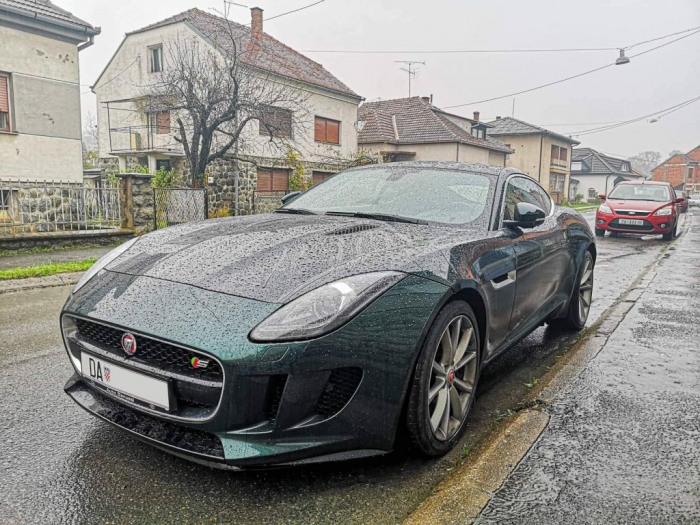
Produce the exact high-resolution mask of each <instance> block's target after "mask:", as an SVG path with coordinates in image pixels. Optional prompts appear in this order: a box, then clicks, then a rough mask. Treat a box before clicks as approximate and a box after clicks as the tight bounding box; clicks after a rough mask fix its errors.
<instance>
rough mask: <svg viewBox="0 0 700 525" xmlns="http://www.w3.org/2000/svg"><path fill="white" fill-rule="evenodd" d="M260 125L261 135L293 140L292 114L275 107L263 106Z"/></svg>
mask: <svg viewBox="0 0 700 525" xmlns="http://www.w3.org/2000/svg"><path fill="white" fill-rule="evenodd" d="M261 113H262V115H261V118H260V121H259V123H258V129H259V133H260V134H261V135H267V136H270V135H272V136H273V137H278V138H292V112H291V111H290V110H288V109H284V108H277V107H275V106H263V107H262V108H261Z"/></svg>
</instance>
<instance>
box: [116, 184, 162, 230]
mask: <svg viewBox="0 0 700 525" xmlns="http://www.w3.org/2000/svg"><path fill="white" fill-rule="evenodd" d="M118 177H119V186H120V198H121V206H122V216H123V221H122V228H126V229H129V230H133V231H134V233H136V234H137V235H140V234H142V233H146V232H149V231H151V230H152V229H153V217H154V214H155V210H154V207H153V188H151V180H152V179H153V175H147V174H143V173H120V174H119V175H118Z"/></svg>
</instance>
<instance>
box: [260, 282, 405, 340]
mask: <svg viewBox="0 0 700 525" xmlns="http://www.w3.org/2000/svg"><path fill="white" fill-rule="evenodd" d="M403 278H404V274H403V273H399V272H375V273H366V274H362V275H354V276H352V277H346V278H345V279H341V280H339V281H335V282H332V283H328V284H325V285H323V286H321V287H319V288H316V289H315V290H312V291H311V292H309V293H307V294H304V295H302V296H301V297H299V298H297V299H295V300H293V301H292V302H291V303H289V304H286V305H284V306H283V307H282V308H280V309H279V310H277V311H276V312H274V313H273V314H272V315H271V316H270V317H268V318H267V319H265V320H264V321H263V322H262V323H260V324H259V325H258V326H256V327H255V328H254V329H253V331H252V332H251V333H250V339H251V340H252V341H255V342H273V341H299V340H301V339H311V338H314V337H319V336H321V335H325V334H327V333H329V332H331V331H333V330H335V329H336V328H338V327H340V326H342V325H343V324H345V323H346V322H348V321H349V320H350V319H352V318H353V317H354V316H355V315H357V314H358V313H359V312H360V311H361V310H362V309H363V308H364V307H365V306H367V305H368V304H369V303H371V302H372V301H373V300H374V299H376V298H377V297H378V296H379V295H381V294H382V293H383V292H385V291H386V290H388V289H389V288H390V287H391V286H393V285H394V284H396V283H397V282H399V281H400V280H401V279H403Z"/></svg>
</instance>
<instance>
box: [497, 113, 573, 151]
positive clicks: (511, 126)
mask: <svg viewBox="0 0 700 525" xmlns="http://www.w3.org/2000/svg"><path fill="white" fill-rule="evenodd" d="M489 124H490V125H491V126H492V127H493V129H492V130H491V132H490V133H491V135H493V136H495V137H497V136H499V135H534V134H538V135H539V134H541V133H544V134H546V135H550V136H552V137H556V138H558V139H559V140H563V141H566V142H568V143H570V144H573V145H578V144H580V142H578V141H577V140H574V139H572V138H571V137H567V136H565V135H560V134H559V133H554V132H553V131H549V130H548V129H545V128H542V127H540V126H535V125H534V124H530V123H528V122H524V121H522V120H518V119H517V118H513V117H504V118H499V119H496V120H494V121H492V122H489Z"/></svg>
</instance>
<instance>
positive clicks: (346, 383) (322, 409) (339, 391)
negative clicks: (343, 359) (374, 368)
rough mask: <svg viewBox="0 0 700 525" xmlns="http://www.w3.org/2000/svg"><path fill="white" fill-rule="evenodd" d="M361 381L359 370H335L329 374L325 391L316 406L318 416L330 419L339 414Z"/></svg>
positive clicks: (360, 371)
mask: <svg viewBox="0 0 700 525" xmlns="http://www.w3.org/2000/svg"><path fill="white" fill-rule="evenodd" d="M361 380H362V370H361V369H359V368H337V369H335V370H333V372H331V376H330V377H329V378H328V384H327V385H326V389H325V390H324V391H323V393H322V394H321V397H320V398H319V400H318V403H317V404H316V413H317V414H318V415H319V416H323V417H331V416H334V415H335V414H337V413H338V412H340V411H341V410H342V409H343V407H345V405H347V404H348V402H349V401H350V399H351V398H352V396H353V395H354V394H355V391H356V390H357V387H358V386H360V381H361Z"/></svg>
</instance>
